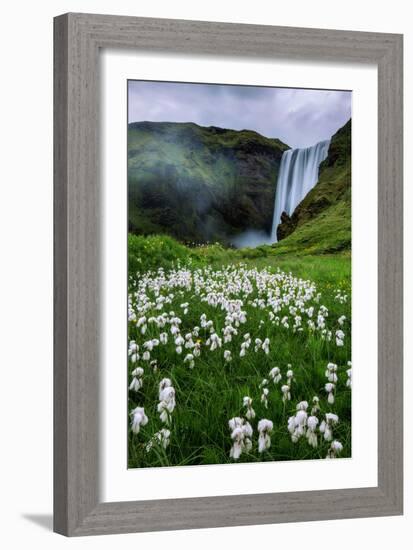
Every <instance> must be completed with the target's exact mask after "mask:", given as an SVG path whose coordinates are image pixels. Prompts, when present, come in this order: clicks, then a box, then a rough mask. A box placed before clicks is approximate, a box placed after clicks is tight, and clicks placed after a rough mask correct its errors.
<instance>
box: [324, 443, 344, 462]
mask: <svg viewBox="0 0 413 550" xmlns="http://www.w3.org/2000/svg"><path fill="white" fill-rule="evenodd" d="M342 450H343V445H342V444H341V443H340V441H337V440H334V441H332V442H331V445H330V448H329V450H328V453H327V456H326V458H337V456H338V455H339V454H340V453H341V451H342Z"/></svg>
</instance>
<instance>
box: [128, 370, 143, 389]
mask: <svg viewBox="0 0 413 550" xmlns="http://www.w3.org/2000/svg"><path fill="white" fill-rule="evenodd" d="M143 373H144V370H143V368H142V367H136V369H134V370H133V371H132V376H133V378H132V382H131V384H130V386H129V389H130V390H131V391H139V390H140V389H141V388H142V386H143Z"/></svg>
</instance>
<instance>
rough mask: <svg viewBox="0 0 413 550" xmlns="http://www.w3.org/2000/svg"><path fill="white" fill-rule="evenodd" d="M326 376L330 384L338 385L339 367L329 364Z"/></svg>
mask: <svg viewBox="0 0 413 550" xmlns="http://www.w3.org/2000/svg"><path fill="white" fill-rule="evenodd" d="M325 376H326V378H327V380H328V381H329V382H332V383H333V384H337V381H338V378H337V365H336V364H335V363H328V365H327V369H326V371H325Z"/></svg>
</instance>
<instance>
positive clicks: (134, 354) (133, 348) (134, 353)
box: [128, 340, 140, 363]
mask: <svg viewBox="0 0 413 550" xmlns="http://www.w3.org/2000/svg"><path fill="white" fill-rule="evenodd" d="M138 352H139V346H138V344H137V343H136V342H135V340H131V341H130V342H129V347H128V356H129V358H130V361H131V363H136V361H139V359H140V356H139V353H138Z"/></svg>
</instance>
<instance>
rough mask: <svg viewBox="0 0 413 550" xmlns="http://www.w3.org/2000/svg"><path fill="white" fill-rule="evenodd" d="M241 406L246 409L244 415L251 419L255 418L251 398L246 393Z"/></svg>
mask: <svg viewBox="0 0 413 550" xmlns="http://www.w3.org/2000/svg"><path fill="white" fill-rule="evenodd" d="M242 404H243V406H244V407H245V408H246V409H247V412H246V413H245V416H246V418H247V419H248V420H253V419H254V418H255V411H254V409H253V408H252V399H251V397H248V395H246V396H245V397H244V398H243V400H242Z"/></svg>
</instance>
